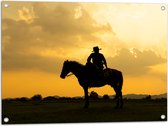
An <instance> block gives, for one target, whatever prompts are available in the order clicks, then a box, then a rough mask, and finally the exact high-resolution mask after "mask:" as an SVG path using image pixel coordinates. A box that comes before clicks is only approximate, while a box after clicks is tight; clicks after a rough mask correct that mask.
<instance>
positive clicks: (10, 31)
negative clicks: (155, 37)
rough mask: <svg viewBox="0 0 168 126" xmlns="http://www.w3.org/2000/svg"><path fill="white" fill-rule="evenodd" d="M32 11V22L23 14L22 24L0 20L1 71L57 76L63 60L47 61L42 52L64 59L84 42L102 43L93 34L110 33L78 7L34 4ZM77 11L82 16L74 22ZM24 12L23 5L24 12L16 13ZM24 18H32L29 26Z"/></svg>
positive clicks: (63, 4) (50, 58)
mask: <svg viewBox="0 0 168 126" xmlns="http://www.w3.org/2000/svg"><path fill="white" fill-rule="evenodd" d="M50 6H51V8H50ZM32 7H33V11H34V15H33V18H31V17H30V15H29V11H26V16H25V15H22V18H23V16H24V20H13V19H9V18H3V19H2V29H3V30H2V40H3V41H2V47H3V50H2V67H3V70H28V69H30V70H31V69H38V70H42V71H46V72H60V67H61V65H62V64H61V63H62V62H63V60H64V59H66V57H63V56H62V57H61V58H60V56H53V57H49V56H48V57H47V56H42V55H41V52H44V51H45V50H46V49H48V50H52V51H56V53H58V55H65V56H66V54H68V53H71V52H73V51H74V50H80V46H82V45H85V44H86V43H87V42H94V41H102V40H101V39H100V38H99V37H97V36H96V35H95V33H103V32H113V31H112V28H111V26H110V25H109V24H107V25H99V24H97V23H96V21H95V20H94V19H93V18H92V17H91V16H90V15H89V13H87V11H86V10H84V9H83V8H82V7H81V6H80V4H78V3H41V2H40V3H36V2H35V3H32ZM79 7H81V8H80V10H79V11H80V13H81V15H80V16H79V17H78V18H75V17H74V16H75V14H76V13H77V12H76V11H75V9H77V8H79ZM25 8H26V5H25V6H24V9H23V10H22V9H20V8H19V13H22V11H23V13H24V11H25V10H26V9H25ZM14 12H18V11H13V14H16V15H17V13H14ZM11 13H12V12H11ZM23 13H22V14H23ZM31 13H32V12H31ZM26 17H29V18H31V22H26V19H25V18H26ZM61 49H62V50H64V51H60V50H61ZM60 64H61V65H60ZM54 69H55V70H56V71H55V70H54Z"/></svg>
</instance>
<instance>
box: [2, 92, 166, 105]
mask: <svg viewBox="0 0 168 126" xmlns="http://www.w3.org/2000/svg"><path fill="white" fill-rule="evenodd" d="M89 98H90V99H104V100H109V99H112V98H110V96H109V95H108V94H105V95H103V96H99V95H98V93H97V92H95V91H91V92H90V93H89ZM76 99H79V100H80V99H83V97H59V96H47V97H44V98H43V97H42V95H41V94H36V95H34V96H32V97H31V98H27V97H21V98H14V99H3V100H8V101H12V100H14V101H15V100H17V101H22V102H26V101H54V100H76ZM151 99H152V98H151V95H148V96H146V97H144V98H142V100H151ZM160 99H165V98H160ZM125 100H128V99H127V98H125Z"/></svg>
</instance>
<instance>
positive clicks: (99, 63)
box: [87, 46, 107, 74]
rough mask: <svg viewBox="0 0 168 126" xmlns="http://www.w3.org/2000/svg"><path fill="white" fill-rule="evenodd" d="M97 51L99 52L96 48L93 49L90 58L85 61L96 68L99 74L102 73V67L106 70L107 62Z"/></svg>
mask: <svg viewBox="0 0 168 126" xmlns="http://www.w3.org/2000/svg"><path fill="white" fill-rule="evenodd" d="M99 50H101V49H100V48H99V47H98V46H95V47H93V53H91V54H90V56H89V57H88V59H87V63H91V61H92V63H93V64H94V65H95V66H96V68H97V69H98V71H99V72H100V74H102V73H103V68H104V67H103V65H105V67H106V68H107V62H106V59H105V58H104V55H103V54H101V53H99Z"/></svg>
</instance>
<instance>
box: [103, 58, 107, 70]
mask: <svg viewBox="0 0 168 126" xmlns="http://www.w3.org/2000/svg"><path fill="white" fill-rule="evenodd" d="M102 58H103V63H104V65H105V66H106V68H107V62H106V59H105V58H104V56H103V55H102Z"/></svg>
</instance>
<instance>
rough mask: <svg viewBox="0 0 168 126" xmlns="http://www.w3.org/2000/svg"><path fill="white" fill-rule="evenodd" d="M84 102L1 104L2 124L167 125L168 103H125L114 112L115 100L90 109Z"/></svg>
mask: <svg viewBox="0 0 168 126" xmlns="http://www.w3.org/2000/svg"><path fill="white" fill-rule="evenodd" d="M83 103H84V101H83V99H76V100H75V99H71V100H53V101H25V102H23V101H22V102H21V101H2V120H3V118H4V117H8V118H9V122H7V123H5V122H3V121H2V123H3V124H23V123H24V124H29V123H74V122H123V121H166V120H167V118H166V119H164V120H162V119H161V117H160V116H161V115H162V114H164V115H167V101H166V99H162V100H161V99H160V100H124V107H123V109H115V108H114V106H115V101H114V100H105V99H98V100H90V107H89V109H84V108H83Z"/></svg>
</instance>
